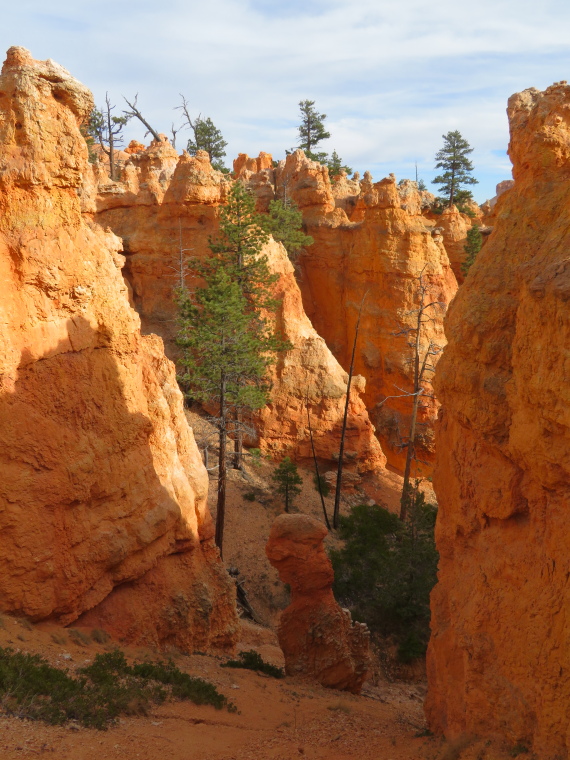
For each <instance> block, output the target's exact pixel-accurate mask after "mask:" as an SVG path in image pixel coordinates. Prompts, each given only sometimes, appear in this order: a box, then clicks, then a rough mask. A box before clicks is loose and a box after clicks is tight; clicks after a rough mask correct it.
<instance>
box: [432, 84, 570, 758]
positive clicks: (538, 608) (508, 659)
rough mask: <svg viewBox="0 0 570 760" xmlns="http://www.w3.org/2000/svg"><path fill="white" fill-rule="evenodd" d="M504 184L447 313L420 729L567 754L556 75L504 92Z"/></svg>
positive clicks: (566, 284) (562, 214)
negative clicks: (434, 563)
mask: <svg viewBox="0 0 570 760" xmlns="http://www.w3.org/2000/svg"><path fill="white" fill-rule="evenodd" d="M508 115H509V121H510V132H511V140H510V146H509V155H510V157H511V160H512V162H513V176H514V180H515V182H514V186H512V187H511V188H510V189H508V191H507V192H505V193H504V194H503V195H501V197H499V199H498V201H497V204H496V207H495V228H494V231H493V233H492V234H491V236H490V238H489V241H488V242H487V244H486V245H485V246H484V248H483V249H482V250H481V252H480V254H479V256H478V257H477V260H476V262H475V264H474V265H473V267H472V268H471V270H470V272H469V275H468V277H467V278H466V281H465V283H464V285H462V287H461V288H460V290H459V292H458V294H457V297H456V298H455V300H454V302H453V304H452V306H451V308H450V311H449V315H448V318H447V321H446V334H447V338H448V341H449V343H448V346H447V348H446V351H445V354H444V356H443V358H442V360H441V361H440V363H439V365H438V368H437V377H436V391H437V394H438V397H439V398H440V400H441V402H442V404H443V407H442V412H441V417H440V421H439V423H438V427H437V439H436V444H437V452H438V462H437V468H436V473H435V479H434V484H435V488H436V492H437V496H438V502H439V515H438V523H437V545H438V549H439V552H440V557H441V560H440V570H439V583H438V584H437V586H436V587H435V589H434V592H433V595H432V638H431V643H430V646H429V651H428V676H429V693H428V699H427V703H426V712H427V716H428V720H429V723H430V726H431V728H432V729H433V730H436V731H438V732H439V731H442V732H444V733H445V734H446V735H448V736H454V735H457V734H460V733H468V734H477V735H479V736H493V735H499V736H502V737H504V738H506V739H507V740H508V741H510V742H512V743H513V744H515V743H524V744H526V745H527V746H529V747H532V748H533V749H534V751H535V752H536V754H537V756H538V757H540V758H544V760H550V759H551V758H567V757H568V754H569V749H570V735H569V733H568V723H569V714H568V711H569V705H570V681H569V680H568V677H567V672H568V670H569V668H570V655H569V652H570V633H569V628H568V625H567V624H566V617H567V615H568V611H569V605H570V597H569V594H568V577H569V576H570V532H569V531H568V527H567V517H568V504H569V503H570V391H569V388H570V385H569V382H568V378H569V373H570V364H569V349H570V307H569V304H570V262H569V258H568V250H569V247H570V205H569V202H568V199H569V197H570V87H568V86H567V85H566V83H559V84H555V85H553V86H552V87H549V88H548V89H547V90H545V91H544V92H539V91H537V90H534V89H531V90H525V91H524V92H522V93H519V94H517V95H513V97H512V98H511V99H510V100H509V106H508Z"/></svg>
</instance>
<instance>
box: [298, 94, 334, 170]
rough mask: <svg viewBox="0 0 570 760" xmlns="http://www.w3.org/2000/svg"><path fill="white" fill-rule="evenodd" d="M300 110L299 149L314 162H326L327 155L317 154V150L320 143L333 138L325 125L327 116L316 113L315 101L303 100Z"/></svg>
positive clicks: (300, 103)
mask: <svg viewBox="0 0 570 760" xmlns="http://www.w3.org/2000/svg"><path fill="white" fill-rule="evenodd" d="M299 108H300V109H301V124H300V125H299V127H298V130H299V144H298V146H297V147H298V148H301V149H302V150H304V151H305V154H306V155H307V156H308V157H309V158H311V159H313V160H314V161H325V160H326V158H327V154H326V153H315V148H316V147H317V146H318V145H319V143H320V142H322V141H323V140H327V139H328V138H329V137H330V136H331V135H330V132H327V130H326V129H325V125H324V121H325V119H326V118H327V115H326V113H318V112H317V111H316V109H315V101H314V100H301V101H300V102H299Z"/></svg>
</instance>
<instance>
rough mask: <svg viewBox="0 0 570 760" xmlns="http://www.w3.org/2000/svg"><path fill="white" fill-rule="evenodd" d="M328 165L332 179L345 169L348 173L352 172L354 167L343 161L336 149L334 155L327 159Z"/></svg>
mask: <svg viewBox="0 0 570 760" xmlns="http://www.w3.org/2000/svg"><path fill="white" fill-rule="evenodd" d="M326 165H327V167H328V170H329V177H330V178H331V179H332V178H333V177H336V176H337V174H340V172H341V171H342V170H343V169H344V171H345V172H346V173H347V174H352V169H351V168H350V166H347V165H346V164H343V163H342V158H341V157H340V156H339V155H338V153H337V152H336V150H333V152H332V156H331V157H330V158H329V159H327V161H326Z"/></svg>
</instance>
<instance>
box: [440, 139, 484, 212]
mask: <svg viewBox="0 0 570 760" xmlns="http://www.w3.org/2000/svg"><path fill="white" fill-rule="evenodd" d="M442 136H443V140H444V142H443V148H441V150H439V151H438V152H437V153H436V156H435V160H436V165H435V167H436V169H444V171H443V173H442V174H439V175H438V176H437V177H435V179H434V180H433V181H432V184H434V185H439V186H440V187H439V191H440V192H441V193H442V194H443V195H444V197H445V199H446V203H447V206H448V207H451V206H453V204H454V202H455V200H456V197H457V193H458V191H461V187H462V185H476V184H477V180H476V179H475V178H474V177H472V176H471V172H472V171H473V164H472V163H471V161H470V160H469V159H468V158H467V156H468V155H469V153H472V152H473V148H471V147H470V145H469V143H468V142H467V140H465V139H464V138H463V137H462V136H461V133H460V132H459V131H458V130H455V131H454V132H448V133H447V134H446V135H442ZM466 193H469V195H468V196H467V195H466ZM467 197H471V193H470V192H469V191H468V190H463V200H464V201H465V200H466V199H467Z"/></svg>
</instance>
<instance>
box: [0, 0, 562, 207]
mask: <svg viewBox="0 0 570 760" xmlns="http://www.w3.org/2000/svg"><path fill="white" fill-rule="evenodd" d="M25 6H26V7H25V9H24V8H21V7H19V6H18V5H17V4H16V3H13V4H11V6H9V7H6V8H4V9H3V24H2V28H1V29H0V45H3V46H4V48H5V49H6V48H8V47H9V46H10V45H13V44H21V45H24V46H26V47H28V48H29V49H30V50H31V51H32V53H33V55H35V56H36V57H38V58H47V57H51V58H54V59H55V60H57V61H58V62H60V63H62V64H63V65H64V66H66V67H67V68H68V69H70V71H71V72H72V73H73V74H74V75H75V76H77V77H78V78H79V79H81V80H82V81H83V82H85V83H86V84H87V85H88V86H90V87H91V88H92V89H93V91H94V93H95V95H96V99H97V101H98V102H101V101H102V99H103V97H104V94H105V91H106V90H109V92H110V94H111V95H112V97H113V99H114V100H115V101H116V102H117V103H119V102H120V100H121V98H120V96H121V94H122V93H124V94H125V95H127V96H129V95H134V93H135V92H138V93H139V103H140V104H141V106H142V107H143V108H144V111H145V113H146V114H147V115H148V119H149V121H151V123H153V124H154V125H155V126H156V128H157V129H159V130H160V131H167V130H168V128H169V127H170V123H171V121H172V119H173V118H174V119H176V112H175V111H173V110H172V109H173V107H174V106H175V105H176V104H177V101H178V93H179V92H184V93H185V95H186V96H187V97H188V99H189V100H190V102H191V104H192V106H193V109H194V111H195V112H196V113H197V112H199V111H201V112H202V114H204V115H209V116H211V118H212V119H213V121H214V122H215V123H216V125H217V126H219V127H220V128H221V129H222V131H223V133H224V135H225V137H226V139H227V140H228V142H229V147H228V156H229V158H230V159H231V158H232V157H234V156H235V155H237V153H238V152H247V153H250V154H254V153H257V152H258V151H259V150H269V151H271V152H273V153H275V154H276V155H278V156H281V155H283V152H284V149H285V148H288V147H290V146H291V145H292V144H293V143H294V142H295V139H296V124H297V120H298V117H297V103H298V101H299V100H300V99H303V98H307V97H308V98H311V99H315V100H316V102H317V106H318V107H319V109H320V110H321V111H324V112H325V113H327V114H328V126H329V129H330V131H331V132H332V139H331V140H330V146H326V147H327V148H328V147H330V148H331V149H332V148H333V147H335V148H336V149H337V150H338V152H339V153H340V155H341V156H342V157H343V159H344V160H345V161H346V162H347V163H348V164H350V165H351V166H352V167H353V168H355V169H358V170H359V171H361V172H362V171H363V170H364V169H366V168H369V167H370V168H373V169H374V167H378V171H380V170H382V171H383V170H384V169H385V168H386V167H392V169H391V170H393V171H394V172H395V173H396V174H397V175H398V176H404V175H406V174H407V175H408V176H410V173H411V169H413V163H414V161H415V160H417V161H418V164H419V166H420V168H421V171H422V172H423V174H424V176H425V177H426V178H429V177H430V176H431V175H430V171H431V169H430V167H431V166H432V162H433V154H434V153H435V151H436V150H437V149H438V148H439V147H440V144H441V135H442V134H443V133H445V132H447V131H448V130H450V129H456V128H457V129H460V130H461V131H462V132H463V134H464V135H465V137H467V139H468V140H469V141H470V143H471V144H472V145H473V147H474V148H475V152H474V154H473V161H474V163H475V166H476V170H477V174H478V176H479V178H480V180H481V183H480V185H479V186H477V187H476V188H475V194H476V197H478V198H480V199H483V198H484V197H486V196H488V195H491V194H492V192H493V188H494V184H495V182H497V181H499V180H500V179H503V178H504V177H505V176H508V160H506V159H505V157H504V153H503V151H504V150H505V149H506V146H507V141H508V132H507V122H506V117H505V107H506V101H507V98H508V96H509V95H510V94H512V92H514V91H517V90H520V89H524V88H526V87H530V86H537V87H541V88H542V87H545V86H547V85H548V84H550V83H551V82H552V81H555V80H559V79H563V78H567V72H568V67H569V64H570V53H569V51H568V45H567V40H568V37H569V32H570V5H568V4H567V3H565V2H563V0H543V2H542V3H541V4H540V5H539V4H538V3H536V1H535V0H532V2H531V1H530V0H480V2H479V3H478V4H476V5H473V4H465V3H458V2H457V0H438V2H433V0H431V1H430V2H428V0H407V2H405V3H403V2H401V0H352V1H350V0H326V1H325V0H312V2H308V1H307V0H305V2H302V0H250V1H246V0H209V2H207V3H206V2H204V1H203V0H201V1H200V2H197V0H190V1H188V0H163V2H162V3H157V2H155V0H153V2H150V1H149V0H139V2H138V3H137V4H136V5H135V4H132V3H126V2H121V1H120V0H113V2H111V1H110V0H101V2H99V3H98V4H97V5H96V6H94V5H93V4H92V3H85V2H83V3H81V2H79V3H78V2H76V1H75V2H71V0H52V1H51V3H50V4H49V5H48V6H46V5H45V2H43V0H42V2H40V1H39V0H28V2H26V3H25ZM569 78H570V77H569ZM129 131H130V135H131V136H133V137H138V138H141V137H142V133H143V130H142V129H139V128H138V126H137V125H135V124H132V123H131V124H130V125H129Z"/></svg>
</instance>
